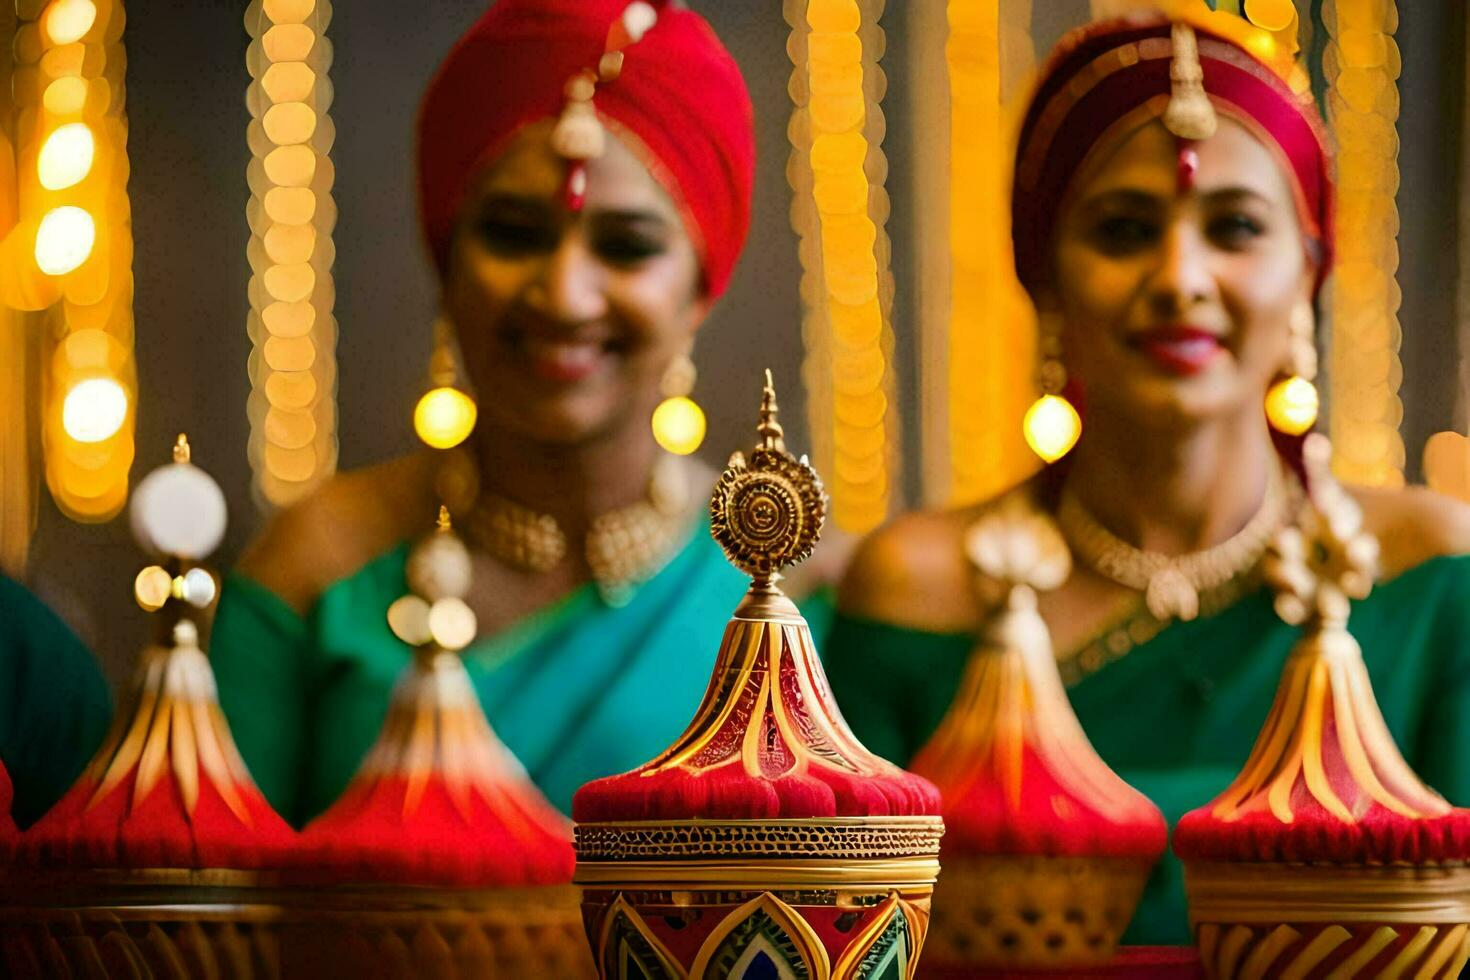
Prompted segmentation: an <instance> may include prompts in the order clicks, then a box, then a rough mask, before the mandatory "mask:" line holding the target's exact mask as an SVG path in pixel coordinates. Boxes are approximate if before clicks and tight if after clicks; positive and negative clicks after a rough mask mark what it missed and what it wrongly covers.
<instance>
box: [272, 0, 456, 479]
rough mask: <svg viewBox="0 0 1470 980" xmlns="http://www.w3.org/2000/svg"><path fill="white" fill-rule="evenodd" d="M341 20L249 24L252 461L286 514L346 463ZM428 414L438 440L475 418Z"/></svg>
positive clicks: (439, 404) (293, 1)
mask: <svg viewBox="0 0 1470 980" xmlns="http://www.w3.org/2000/svg"><path fill="white" fill-rule="evenodd" d="M331 13H332V7H331V4H330V3H326V2H317V0H261V2H258V3H255V4H252V5H251V7H250V11H249V13H247V15H246V18H245V26H246V29H247V30H248V31H249V32H250V36H251V38H252V39H253V42H252V44H251V46H250V48H249V50H248V52H247V55H246V67H247V68H248V69H249V72H250V76H251V83H250V90H249V92H248V93H247V97H246V105H247V106H248V107H249V109H250V114H251V123H250V125H249V127H248V128H247V130H246V142H247V144H248V145H249V147H250V153H251V162H250V167H249V169H248V171H247V175H246V176H247V182H248V183H249V186H250V193H251V197H250V203H249V205H248V207H247V210H246V220H247V222H248V224H249V226H250V231H251V236H250V242H249V245H248V247H247V251H246V257H247V260H248V261H249V263H250V268H251V271H252V273H253V277H252V279H251V281H250V288H249V295H250V307H251V308H250V314H249V317H248V319H247V329H248V330H249V332H250V338H251V341H252V353H251V356H250V362H249V364H250V367H249V370H250V388H251V394H250V403H249V408H248V415H249V418H250V423H251V424H250V459H251V465H252V467H253V469H254V471H255V473H254V475H255V489H256V492H257V493H258V495H259V496H260V498H261V499H262V500H263V501H265V502H267V503H269V504H274V505H277V506H285V505H287V504H290V503H292V502H293V501H295V500H298V499H300V497H302V496H303V495H305V494H306V493H309V492H310V491H311V489H312V488H313V487H314V486H316V485H317V483H319V482H320V481H321V480H322V479H323V478H324V477H326V476H329V475H330V474H331V473H332V471H333V470H334V469H335V468H336V465H337V401H336V398H335V393H336V377H337V374H336V372H337V367H336V356H335V347H336V337H337V321H336V319H335V318H334V317H333V316H332V307H333V304H334V302H335V295H336V292H335V288H334V284H333V282H332V273H331V269H332V260H333V255H334V248H335V247H334V245H333V243H332V226H333V224H334V222H335V221H336V208H335V207H334V205H333V203H332V193H331V192H332V183H333V180H334V177H335V174H334V171H333V168H332V161H331V158H330V157H329V156H328V153H329V151H330V149H331V144H332V139H333V134H334V130H333V128H332V121H331V117H330V116H329V115H328V111H329V109H330V107H331V102H332V86H331V83H330V81H329V80H328V78H327V68H328V66H329V65H330V64H331V60H332V45H331V41H330V40H329V39H328V38H327V36H326V29H327V26H328V23H329V21H330V20H331ZM425 409H426V410H427V414H428V421H427V423H426V424H427V425H429V427H430V429H431V430H432V437H433V438H444V431H445V430H444V427H445V426H449V427H451V428H452V427H454V426H455V425H456V424H457V423H456V422H455V418H456V417H457V414H463V406H456V405H454V404H453V403H452V400H450V401H446V400H443V399H439V400H436V401H433V402H431V403H430V404H428V405H426V406H425ZM473 409H474V405H473V403H471V404H470V406H469V410H470V411H471V412H473Z"/></svg>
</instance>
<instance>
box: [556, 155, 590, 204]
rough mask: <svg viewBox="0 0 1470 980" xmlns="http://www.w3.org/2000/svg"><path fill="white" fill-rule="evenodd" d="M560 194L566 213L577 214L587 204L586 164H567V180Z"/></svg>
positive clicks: (578, 162) (576, 161)
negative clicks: (564, 203)
mask: <svg viewBox="0 0 1470 980" xmlns="http://www.w3.org/2000/svg"><path fill="white" fill-rule="evenodd" d="M561 193H562V200H563V201H564V202H566V206H567V210H568V211H570V212H572V213H573V214H577V213H579V212H580V211H581V210H582V206H583V205H584V204H586V203H587V164H586V163H585V162H584V161H582V160H572V161H570V162H568V164H567V179H566V182H565V183H564V184H562V191H561Z"/></svg>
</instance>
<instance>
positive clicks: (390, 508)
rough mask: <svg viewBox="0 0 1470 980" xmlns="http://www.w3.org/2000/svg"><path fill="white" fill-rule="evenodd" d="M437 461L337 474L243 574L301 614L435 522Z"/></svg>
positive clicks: (260, 539)
mask: <svg viewBox="0 0 1470 980" xmlns="http://www.w3.org/2000/svg"><path fill="white" fill-rule="evenodd" d="M433 472H434V470H433V459H432V457H430V456H429V455H428V454H427V453H416V454H413V455H410V456H404V457H401V458H398V459H394V460H390V461H388V462H386V463H379V464H377V465H374V466H368V467H364V468H362V469H359V470H353V471H351V472H347V473H338V474H337V475H335V476H333V477H332V478H331V479H330V480H328V481H327V482H326V483H324V484H322V485H321V486H320V487H318V488H317V489H316V490H314V491H313V492H312V493H311V495H310V496H308V497H306V498H305V499H304V500H302V501H300V502H299V503H296V504H293V505H292V506H290V507H288V508H286V509H285V510H282V511H280V512H278V513H277V514H275V515H274V516H272V517H271V519H270V520H269V522H268V523H267V524H266V526H265V528H264V530H262V531H261V533H260V534H259V535H258V536H257V537H256V538H255V540H254V541H253V542H252V543H251V544H250V546H249V547H248V548H247V549H246V551H245V554H244V555H243V556H242V557H241V559H240V561H239V564H238V565H237V568H238V569H239V570H240V571H241V572H243V573H245V574H246V575H248V576H250V577H251V578H252V579H254V580H255V581H257V582H259V583H260V584H261V585H264V586H265V587H266V588H268V589H270V590H271V591H272V592H274V593H276V594H277V595H278V596H280V597H281V598H282V599H285V600H286V602H287V603H289V604H290V605H291V606H292V607H293V608H295V609H296V610H297V611H299V612H305V611H306V610H308V609H310V608H311V606H312V605H313V604H314V603H315V602H316V600H317V597H318V596H320V595H321V593H322V591H323V590H324V589H325V588H326V587H327V586H328V585H330V584H331V583H333V582H335V581H337V580H338V579H341V578H344V577H346V576H347V575H350V574H352V573H353V572H354V571H356V570H357V569H359V568H361V567H362V566H363V565H364V564H366V563H367V562H368V561H370V560H372V559H373V558H374V557H375V556H377V555H379V554H381V553H382V552H384V551H385V550H387V549H388V548H391V547H392V546H393V545H394V544H396V543H397V542H399V541H401V540H402V539H403V538H405V537H408V536H409V535H411V534H413V533H415V532H416V531H417V530H418V529H420V528H422V527H426V526H428V525H430V524H431V523H432V521H433V516H434V515H433V514H432V513H431V512H430V510H431V509H432V503H433Z"/></svg>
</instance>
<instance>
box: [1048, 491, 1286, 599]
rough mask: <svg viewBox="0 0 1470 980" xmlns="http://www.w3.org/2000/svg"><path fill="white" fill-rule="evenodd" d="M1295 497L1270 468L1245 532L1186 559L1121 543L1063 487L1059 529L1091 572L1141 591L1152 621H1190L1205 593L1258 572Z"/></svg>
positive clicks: (1242, 530)
mask: <svg viewBox="0 0 1470 980" xmlns="http://www.w3.org/2000/svg"><path fill="white" fill-rule="evenodd" d="M1294 496H1295V494H1293V493H1292V492H1291V491H1290V489H1289V488H1288V486H1287V481H1286V478H1285V476H1284V475H1283V474H1282V470H1281V467H1280V466H1272V467H1270V468H1269V470H1268V471H1267V478H1266V494H1265V496H1264V497H1263V498H1262V499H1261V506H1260V508H1259V509H1257V511H1256V513H1255V514H1254V516H1252V517H1251V519H1250V520H1249V521H1247V522H1246V525H1245V527H1243V528H1241V529H1240V530H1239V531H1238V532H1236V533H1235V534H1234V535H1232V536H1231V537H1229V538H1227V539H1225V540H1224V541H1222V542H1220V543H1219V544H1217V545H1214V546H1213V547H1210V548H1206V549H1204V550H1203V551H1193V552H1188V553H1186V554H1182V555H1165V554H1161V553H1159V552H1157V551H1144V550H1143V549H1141V548H1135V547H1133V545H1131V544H1129V543H1128V542H1126V541H1123V540H1122V539H1120V538H1118V537H1117V536H1116V535H1115V534H1113V533H1112V532H1111V531H1109V530H1108V529H1107V528H1105V527H1103V526H1102V524H1100V523H1099V522H1098V520H1097V518H1095V517H1093V516H1092V514H1090V513H1088V511H1087V508H1086V507H1084V506H1083V505H1082V501H1081V500H1079V499H1078V497H1077V495H1076V494H1075V493H1073V492H1072V490H1071V488H1070V487H1063V488H1062V497H1061V501H1060V503H1059V504H1058V506H1057V524H1058V525H1060V527H1061V529H1062V534H1063V535H1065V536H1066V538H1067V543H1068V544H1069V545H1070V546H1071V548H1072V552H1073V553H1074V554H1075V555H1076V556H1077V557H1078V558H1079V559H1081V560H1082V561H1083V562H1084V563H1085V564H1086V565H1087V566H1088V567H1090V568H1091V569H1092V570H1093V571H1095V572H1097V573H1098V574H1099V575H1102V576H1104V577H1106V578H1109V579H1112V580H1113V581H1114V582H1117V583H1118V584H1119V585H1122V586H1124V587H1126V588H1130V589H1136V590H1138V591H1140V592H1142V593H1143V594H1144V601H1145V602H1146V603H1147V605H1148V611H1149V613H1150V614H1151V615H1152V616H1153V617H1154V618H1156V619H1158V620H1160V621H1161V622H1168V621H1169V620H1172V619H1180V620H1186V621H1187V620H1191V619H1194V618H1195V617H1196V616H1198V615H1199V609H1200V593H1201V592H1203V591H1207V590H1213V589H1218V588H1219V587H1220V586H1222V585H1225V584H1226V583H1227V582H1230V581H1231V580H1233V579H1236V578H1239V577H1241V576H1243V575H1245V574H1246V573H1248V572H1250V571H1251V570H1252V569H1253V568H1255V567H1256V565H1257V564H1258V563H1259V562H1260V560H1261V556H1262V555H1264V554H1265V553H1266V546H1267V545H1269V544H1270V542H1271V538H1272V536H1273V535H1274V534H1275V533H1276V532H1277V531H1278V530H1280V528H1281V526H1282V525H1283V524H1284V523H1285V522H1286V521H1287V520H1288V519H1289V518H1290V512H1291V510H1292V509H1293V508H1292V507H1291V500H1292V498H1293V497H1294Z"/></svg>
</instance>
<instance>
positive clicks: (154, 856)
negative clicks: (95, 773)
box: [17, 767, 296, 870]
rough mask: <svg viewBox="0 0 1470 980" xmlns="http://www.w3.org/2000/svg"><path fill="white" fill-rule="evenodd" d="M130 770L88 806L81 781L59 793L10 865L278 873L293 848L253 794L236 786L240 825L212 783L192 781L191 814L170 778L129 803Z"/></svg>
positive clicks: (90, 789) (291, 835) (85, 781)
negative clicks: (195, 788) (242, 812)
mask: <svg viewBox="0 0 1470 980" xmlns="http://www.w3.org/2000/svg"><path fill="white" fill-rule="evenodd" d="M136 778H137V767H134V768H133V770H132V771H131V772H129V773H128V775H127V777H126V778H124V779H123V780H122V781H121V782H120V783H118V785H117V786H115V787H114V788H113V789H112V791H111V792H109V793H108V794H107V795H106V796H104V797H103V798H102V799H100V800H98V801H97V803H96V804H95V805H94V806H91V807H89V806H88V805H87V804H88V801H90V800H91V799H92V797H93V795H94V794H95V793H96V791H97V784H96V782H95V781H94V779H93V778H91V777H90V776H89V775H84V776H83V777H82V779H81V781H80V782H78V783H77V784H76V785H75V786H73V787H72V788H71V789H70V790H68V791H67V794H66V795H65V796H63V797H62V798H61V800H60V802H58V803H57V804H56V806H54V807H52V808H51V810H50V811H49V812H47V814H46V815H45V816H44V817H42V818H41V819H40V820H39V821H38V822H37V823H36V825H35V826H33V827H31V828H30V829H29V830H28V831H26V832H25V833H24V834H23V835H22V836H21V839H20V845H19V848H18V854H17V859H18V863H21V864H24V865H29V866H32V867H66V868H79V869H86V868H236V869H246V870H249V869H261V868H278V867H281V866H282V865H283V864H285V858H286V854H287V853H288V852H289V851H290V849H291V848H292V846H293V845H294V843H295V839H296V835H295V832H294V831H292V830H291V828H290V827H289V826H287V824H286V822H285V821H284V820H282V819H281V818H280V817H279V816H278V815H277V814H276V812H275V811H274V810H272V809H271V807H270V804H269V803H267V802H266V801H265V798H264V797H263V796H261V794H260V791H259V790H257V789H256V788H255V787H254V786H251V785H237V786H236V787H235V792H236V793H237V794H238V795H239V797H240V799H241V801H242V802H243V803H244V806H245V809H246V812H247V813H248V814H249V817H250V820H249V822H245V821H242V820H241V819H240V818H239V817H238V816H236V815H235V812H234V811H233V810H232V809H231V808H230V806H229V804H228V803H226V802H225V799H224V797H223V796H221V795H220V792H219V790H218V789H217V788H216V787H215V785H214V783H213V782H212V781H211V780H209V779H208V778H205V777H204V775H203V774H202V773H201V774H200V780H199V799H198V802H197V804H196V805H195V807H194V812H193V813H192V814H190V813H188V812H187V811H186V810H185V808H184V801H183V799H182V798H181V797H180V795H179V791H178V787H177V785H176V784H175V782H174V779H173V777H172V774H168V773H166V774H165V775H164V776H163V778H161V779H159V780H158V782H157V783H156V784H155V785H154V786H153V789H152V790H151V791H150V792H149V794H148V795H147V797H145V798H144V799H142V800H139V801H137V802H134V801H133V793H134V789H135V784H136Z"/></svg>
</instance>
